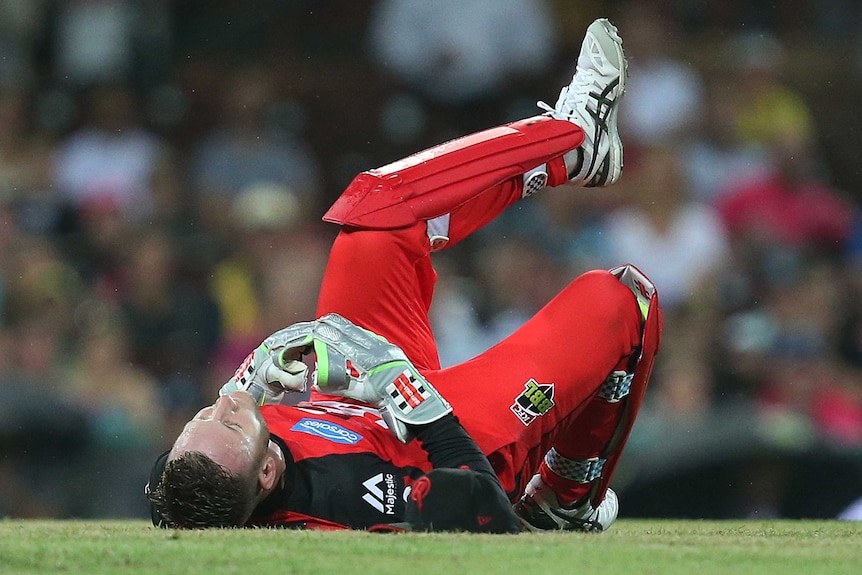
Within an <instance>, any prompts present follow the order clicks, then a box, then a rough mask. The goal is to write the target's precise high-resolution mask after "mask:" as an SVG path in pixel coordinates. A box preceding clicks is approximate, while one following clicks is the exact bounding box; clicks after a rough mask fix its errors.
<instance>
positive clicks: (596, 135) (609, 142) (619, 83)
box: [539, 18, 627, 187]
mask: <svg viewBox="0 0 862 575" xmlns="http://www.w3.org/2000/svg"><path fill="white" fill-rule="evenodd" d="M626 67H627V64H626V57H625V54H624V52H623V41H622V39H621V38H620V36H619V34H618V33H617V29H616V27H614V25H613V24H611V23H610V22H609V21H608V20H606V19H604V18H601V19H599V20H596V21H595V22H593V23H592V24H590V26H589V27H588V28H587V33H586V36H585V37H584V42H583V44H581V53H580V55H579V56H578V65H577V69H576V71H575V75H574V76H573V77H572V82H571V84H569V85H568V86H565V87H563V89H562V91H561V92H560V96H559V98H558V99H557V105H556V106H554V107H553V108H551V107H550V106H549V105H548V104H545V103H544V102H539V107H541V108H542V109H543V110H545V111H547V112H548V113H549V114H550V116H551V117H553V118H556V119H558V120H568V121H570V122H572V123H574V124H577V125H578V126H580V127H581V129H583V130H584V133H585V135H586V137H585V139H584V143H583V144H582V145H581V146H580V147H578V148H577V149H575V150H572V151H571V152H569V153H567V154H566V156H565V161H566V167H567V169H568V172H569V180H570V181H571V182H572V183H574V184H576V185H579V186H585V187H595V186H609V185H611V184H613V183H614V182H616V181H617V180H618V179H619V177H620V175H621V174H622V171H623V143H622V140H620V135H619V132H618V131H617V111H618V108H619V103H620V100H621V99H622V97H623V93H624V92H625V83H626Z"/></svg>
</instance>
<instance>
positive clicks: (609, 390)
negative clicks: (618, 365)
mask: <svg viewBox="0 0 862 575" xmlns="http://www.w3.org/2000/svg"><path fill="white" fill-rule="evenodd" d="M634 377H635V374H634V373H627V372H625V371H612V372H611V374H610V375H609V376H608V378H607V379H606V380H605V382H604V383H603V384H602V386H601V388H599V393H598V395H599V397H601V398H602V399H604V400H605V401H607V402H608V403H616V402H618V401H619V400H621V399H622V398H624V397H625V396H627V395H628V394H629V392H630V391H631V389H632V380H633V379H634Z"/></svg>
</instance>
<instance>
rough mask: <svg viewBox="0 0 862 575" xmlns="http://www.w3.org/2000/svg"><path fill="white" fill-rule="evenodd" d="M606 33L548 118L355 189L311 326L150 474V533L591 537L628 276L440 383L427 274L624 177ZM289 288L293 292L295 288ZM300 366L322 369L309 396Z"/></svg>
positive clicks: (633, 272) (454, 145)
mask: <svg viewBox="0 0 862 575" xmlns="http://www.w3.org/2000/svg"><path fill="white" fill-rule="evenodd" d="M625 69H626V62H625V58H624V55H623V50H622V41H621V40H620V38H619V36H618V34H617V31H616V29H615V28H614V27H613V26H612V25H611V24H610V23H609V22H608V21H607V20H597V21H596V22H594V23H593V24H592V25H591V26H590V27H589V28H588V30H587V34H586V38H585V39H584V43H583V46H582V49H581V54H580V57H579V59H578V65H577V70H576V73H575V75H574V77H573V79H572V82H571V84H570V85H568V86H566V87H564V88H563V90H562V92H561V94H560V97H559V99H558V101H557V104H556V106H555V107H554V108H551V107H550V106H547V105H544V108H545V109H546V111H547V113H546V114H543V115H540V116H535V117H532V118H528V119H526V120H521V121H518V122H514V123H512V124H508V125H505V126H499V127H497V128H493V129H490V130H486V131H484V132H480V133H477V134H473V135H470V136H466V137H464V138H460V139H458V140H455V141H452V142H449V143H446V144H443V145H440V146H437V147H435V148H432V149H429V150H426V151H424V152H421V153H419V154H416V155H413V156H410V157H408V158H406V159H404V160H401V161H399V162H395V163H393V164H390V165H388V166H384V167H382V168H379V169H377V170H372V171H369V172H365V173H363V174H360V175H359V176H357V177H356V179H355V180H354V181H353V182H352V183H351V185H350V186H349V187H348V188H347V190H346V191H345V192H344V193H343V195H342V196H341V197H340V198H339V199H338V200H337V201H336V202H335V204H334V205H333V206H332V207H331V208H330V210H329V211H328V212H327V214H326V215H325V216H324V219H325V220H327V221H331V222H335V223H338V224H341V225H342V229H341V231H340V233H339V235H338V237H337V238H336V240H335V242H334V245H333V247H332V252H331V255H330V260H329V263H328V267H327V271H326V274H325V277H324V280H323V284H322V287H321V291H320V297H319V302H318V319H317V320H314V321H309V322H302V323H298V324H294V325H292V326H289V327H287V328H285V329H283V330H281V331H279V332H277V333H275V334H273V335H272V336H270V337H269V338H267V339H266V340H265V341H264V342H263V344H262V345H261V346H260V347H259V348H258V349H257V350H255V351H254V352H253V353H252V354H251V355H249V357H248V358H247V359H246V361H245V362H244V363H243V364H242V365H241V366H240V367H239V369H238V370H237V372H236V374H235V375H234V377H233V378H232V379H231V380H230V381H228V382H227V383H226V384H225V386H224V387H223V388H222V390H221V393H220V396H219V398H218V400H217V401H216V402H215V403H214V404H213V405H211V406H209V407H206V408H204V409H202V410H201V411H200V412H199V413H198V414H197V415H196V416H195V417H194V419H192V420H191V421H190V422H189V423H188V424H187V425H186V426H185V428H184V429H183V431H182V433H181V434H180V436H179V437H178V438H177V440H176V442H175V443H174V445H173V447H172V448H171V449H170V450H169V451H168V452H166V453H165V454H164V455H162V456H161V457H160V458H159V460H158V461H157V462H156V465H155V467H154V469H153V473H152V476H151V478H150V482H149V484H148V486H147V492H148V496H149V498H150V500H151V503H152V515H153V521H154V523H155V524H156V525H162V526H173V527H184V528H202V527H220V526H286V527H298V528H334V529H339V528H340V529H344V528H351V529H371V530H375V529H398V528H402V529H412V530H434V531H440V530H463V531H480V532H494V533H506V532H517V531H520V530H523V529H527V530H537V531H542V530H558V529H570V530H580V531H603V530H605V529H607V528H608V527H610V525H611V524H612V523H613V522H614V520H615V519H616V517H617V511H618V504H617V497H616V495H615V493H614V492H613V491H612V490H611V489H609V488H608V485H609V482H610V479H611V477H612V475H613V472H614V469H615V467H616V465H617V462H618V461H619V457H620V454H621V453H622V450H623V446H624V444H625V442H626V440H627V438H628V435H629V432H630V430H631V427H632V424H633V423H634V420H635V417H636V415H637V412H638V408H639V406H640V404H641V401H642V398H643V394H644V391H645V389H646V386H647V382H648V379H649V375H650V371H651V369H652V365H653V360H654V356H655V354H656V352H657V350H658V345H659V337H660V332H661V313H660V309H659V305H658V300H657V296H656V290H655V288H654V286H653V285H652V284H651V283H650V281H649V280H648V279H647V278H646V277H645V276H644V275H643V274H641V273H640V272H639V271H638V270H637V269H636V268H634V267H632V266H629V265H625V266H621V267H619V268H616V269H614V270H611V271H609V272H608V271H593V272H589V273H586V274H584V275H582V276H580V277H578V278H577V279H575V280H574V281H572V282H571V283H570V284H569V285H568V286H567V287H566V288H565V289H564V290H563V291H562V292H561V293H560V294H559V295H558V296H557V297H555V298H554V299H553V300H552V301H551V302H549V303H548V304H547V305H546V306H545V307H544V308H543V309H542V310H540V311H539V312H538V313H537V314H536V315H535V316H534V317H533V318H532V319H530V320H529V321H528V322H527V323H526V324H525V325H523V326H522V327H521V328H520V329H519V330H518V331H516V332H515V333H514V334H513V335H512V336H510V337H509V338H507V339H506V340H504V341H503V342H501V343H500V344H498V345H496V346H494V347H492V348H491V349H489V350H488V351H486V352H485V353H483V354H481V355H479V356H478V357H476V358H474V359H472V360H470V361H467V362H465V363H462V364H460V365H456V366H453V367H449V368H446V369H441V368H440V363H439V360H438V357H437V349H436V345H435V342H434V338H433V335H432V332H431V327H430V323H429V318H428V309H429V306H430V304H431V298H432V293H433V289H434V283H435V279H436V274H435V271H434V269H433V268H432V265H431V252H432V251H434V250H438V249H444V248H446V247H450V246H452V245H454V244H456V243H458V241H460V240H462V239H464V238H465V237H466V236H468V235H469V234H470V233H472V232H474V231H475V230H477V229H479V228H480V227H482V226H483V225H485V224H486V223H488V222H490V221H491V220H492V219H494V218H495V217H496V216H497V215H498V214H500V213H501V212H502V211H503V210H504V209H505V208H506V207H507V206H509V205H511V204H513V203H514V202H516V201H517V200H519V199H521V198H523V197H525V196H528V195H530V194H532V193H535V192H537V191H538V190H540V189H541V188H543V187H545V186H557V185H561V184H563V183H566V182H567V181H568V182H572V183H574V184H575V185H579V186H604V185H609V184H612V183H613V182H615V181H616V180H617V179H618V178H619V176H620V174H621V171H622V144H621V142H620V139H619V135H618V133H617V128H616V113H617V106H618V104H619V100H620V98H621V96H622V94H623V90H624V83H625ZM288 273H289V272H288ZM303 357H308V358H309V359H310V358H312V357H313V358H314V359H315V370H314V373H313V374H312V376H311V379H312V381H313V386H312V395H311V399H310V401H308V402H303V403H300V404H298V405H297V406H286V405H280V403H279V402H280V401H281V399H282V397H283V394H284V393H285V392H290V391H304V390H305V388H306V380H307V375H308V374H307V371H308V368H307V367H306V363H304V362H303Z"/></svg>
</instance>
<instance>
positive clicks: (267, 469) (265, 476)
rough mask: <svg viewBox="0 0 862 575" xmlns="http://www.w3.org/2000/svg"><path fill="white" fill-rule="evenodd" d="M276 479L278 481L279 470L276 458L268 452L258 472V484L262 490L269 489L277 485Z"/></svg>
mask: <svg viewBox="0 0 862 575" xmlns="http://www.w3.org/2000/svg"><path fill="white" fill-rule="evenodd" d="M276 481H278V472H277V471H276V466H275V460H274V459H273V457H272V456H271V455H269V454H267V455H266V457H264V459H263V463H262V464H261V466H260V471H258V474H257V482H258V486H259V487H260V489H261V490H262V491H269V490H270V489H272V488H273V486H275V482H276Z"/></svg>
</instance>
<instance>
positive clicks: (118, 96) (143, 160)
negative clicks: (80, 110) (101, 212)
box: [54, 84, 167, 222]
mask: <svg viewBox="0 0 862 575" xmlns="http://www.w3.org/2000/svg"><path fill="white" fill-rule="evenodd" d="M85 104H86V106H85V111H84V118H83V123H82V125H81V126H80V127H78V128H77V129H75V130H74V131H73V132H72V133H71V134H69V136H68V137H66V138H65V140H64V141H63V142H61V143H60V145H59V146H58V149H57V154H56V162H55V166H54V185H55V186H57V188H58V190H59V192H60V193H61V194H63V196H64V197H65V199H66V201H67V202H68V203H69V205H70V207H71V208H72V209H73V210H75V211H77V210H80V209H85V208H86V207H88V206H93V205H108V204H111V205H114V206H116V207H117V208H118V209H119V211H120V213H121V214H122V217H124V218H125V219H128V220H131V221H137V222H140V221H142V220H144V219H145V218H147V217H148V216H149V215H150V214H151V213H152V210H153V199H152V197H151V195H150V194H151V182H152V176H153V172H154V170H155V168H156V166H157V164H158V163H159V161H160V160H161V158H162V156H163V155H164V154H165V153H166V152H167V150H166V148H165V143H164V142H163V141H162V140H161V139H160V138H159V137H157V136H156V135H155V134H153V133H152V132H151V131H150V130H149V129H148V128H146V127H145V126H144V125H143V124H142V123H141V120H140V109H139V108H138V105H137V102H136V100H135V95H134V94H133V93H132V91H131V89H130V88H129V87H128V86H126V85H123V84H102V85H99V86H95V87H93V88H92V89H91V90H89V91H88V92H87V95H86V99H85Z"/></svg>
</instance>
